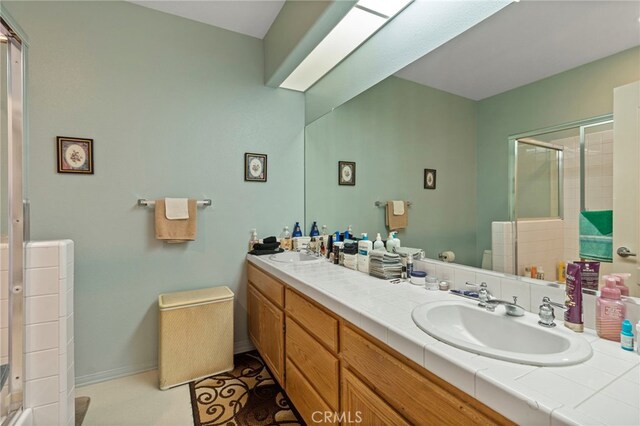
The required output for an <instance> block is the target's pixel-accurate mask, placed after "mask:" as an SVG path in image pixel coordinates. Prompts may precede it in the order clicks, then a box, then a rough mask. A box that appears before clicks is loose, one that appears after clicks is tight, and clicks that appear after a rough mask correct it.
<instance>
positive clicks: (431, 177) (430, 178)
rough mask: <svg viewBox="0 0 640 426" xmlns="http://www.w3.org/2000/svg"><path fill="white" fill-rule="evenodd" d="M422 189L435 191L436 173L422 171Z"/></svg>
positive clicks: (428, 170) (431, 170)
mask: <svg viewBox="0 0 640 426" xmlns="http://www.w3.org/2000/svg"><path fill="white" fill-rule="evenodd" d="M424 189H436V171H435V170H434V169H424Z"/></svg>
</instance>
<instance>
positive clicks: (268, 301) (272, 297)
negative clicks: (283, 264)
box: [247, 265, 285, 387]
mask: <svg viewBox="0 0 640 426" xmlns="http://www.w3.org/2000/svg"><path fill="white" fill-rule="evenodd" d="M247 275H248V277H249V286H248V289H247V311H248V313H249V338H250V339H251V341H252V342H253V344H254V345H255V346H256V348H257V349H258V352H260V355H262V359H264V362H265V363H266V364H267V367H269V369H270V370H271V373H272V374H273V375H274V378H275V379H276V380H277V381H278V383H280V385H281V386H282V387H285V381H284V380H285V379H284V312H283V310H282V305H283V302H284V286H283V285H282V284H281V283H280V282H279V281H277V280H275V279H274V278H271V277H270V276H268V275H266V274H265V273H264V272H262V271H260V270H258V269H257V268H255V267H253V266H251V265H249V268H248V271H247ZM278 301H280V302H279V304H278Z"/></svg>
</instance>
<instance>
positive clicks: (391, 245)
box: [387, 232, 400, 253]
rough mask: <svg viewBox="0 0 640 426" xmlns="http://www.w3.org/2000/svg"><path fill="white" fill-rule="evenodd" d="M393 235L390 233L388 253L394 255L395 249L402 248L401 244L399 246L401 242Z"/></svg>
mask: <svg viewBox="0 0 640 426" xmlns="http://www.w3.org/2000/svg"><path fill="white" fill-rule="evenodd" d="M393 234H394V233H393V232H389V238H387V251H388V252H389V253H393V249H394V247H400V244H398V243H399V242H400V240H397V239H396V238H394V236H393Z"/></svg>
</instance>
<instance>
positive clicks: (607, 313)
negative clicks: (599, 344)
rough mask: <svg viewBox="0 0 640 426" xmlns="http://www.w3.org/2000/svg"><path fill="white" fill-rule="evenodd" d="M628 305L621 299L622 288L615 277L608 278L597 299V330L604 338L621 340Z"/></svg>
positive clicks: (615, 340)
mask: <svg viewBox="0 0 640 426" xmlns="http://www.w3.org/2000/svg"><path fill="white" fill-rule="evenodd" d="M626 308H627V307H626V306H625V305H624V303H622V300H620V290H619V289H618V288H617V287H616V280H615V279H614V278H613V277H608V278H607V279H606V284H605V286H604V287H603V288H602V290H601V291H600V296H599V297H598V298H597V299H596V332H597V333H598V336H599V337H601V338H603V339H608V340H613V341H614V342H619V341H620V332H621V331H622V321H623V320H624V317H625V314H626Z"/></svg>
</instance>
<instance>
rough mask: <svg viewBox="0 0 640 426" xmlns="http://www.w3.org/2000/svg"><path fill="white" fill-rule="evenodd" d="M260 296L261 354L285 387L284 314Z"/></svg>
mask: <svg viewBox="0 0 640 426" xmlns="http://www.w3.org/2000/svg"><path fill="white" fill-rule="evenodd" d="M259 297H260V303H261V306H260V349H261V351H260V355H262V358H263V359H264V361H265V362H266V363H267V365H268V366H269V368H270V369H271V372H272V373H273V374H274V376H275V378H276V380H278V382H280V385H281V386H282V387H284V381H283V380H282V379H283V375H282V373H283V371H284V369H283V366H284V345H283V341H284V314H283V312H282V310H280V309H279V308H277V307H276V306H275V305H274V304H273V303H271V302H269V301H268V300H267V299H266V298H265V297H263V296H262V295H259Z"/></svg>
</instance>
